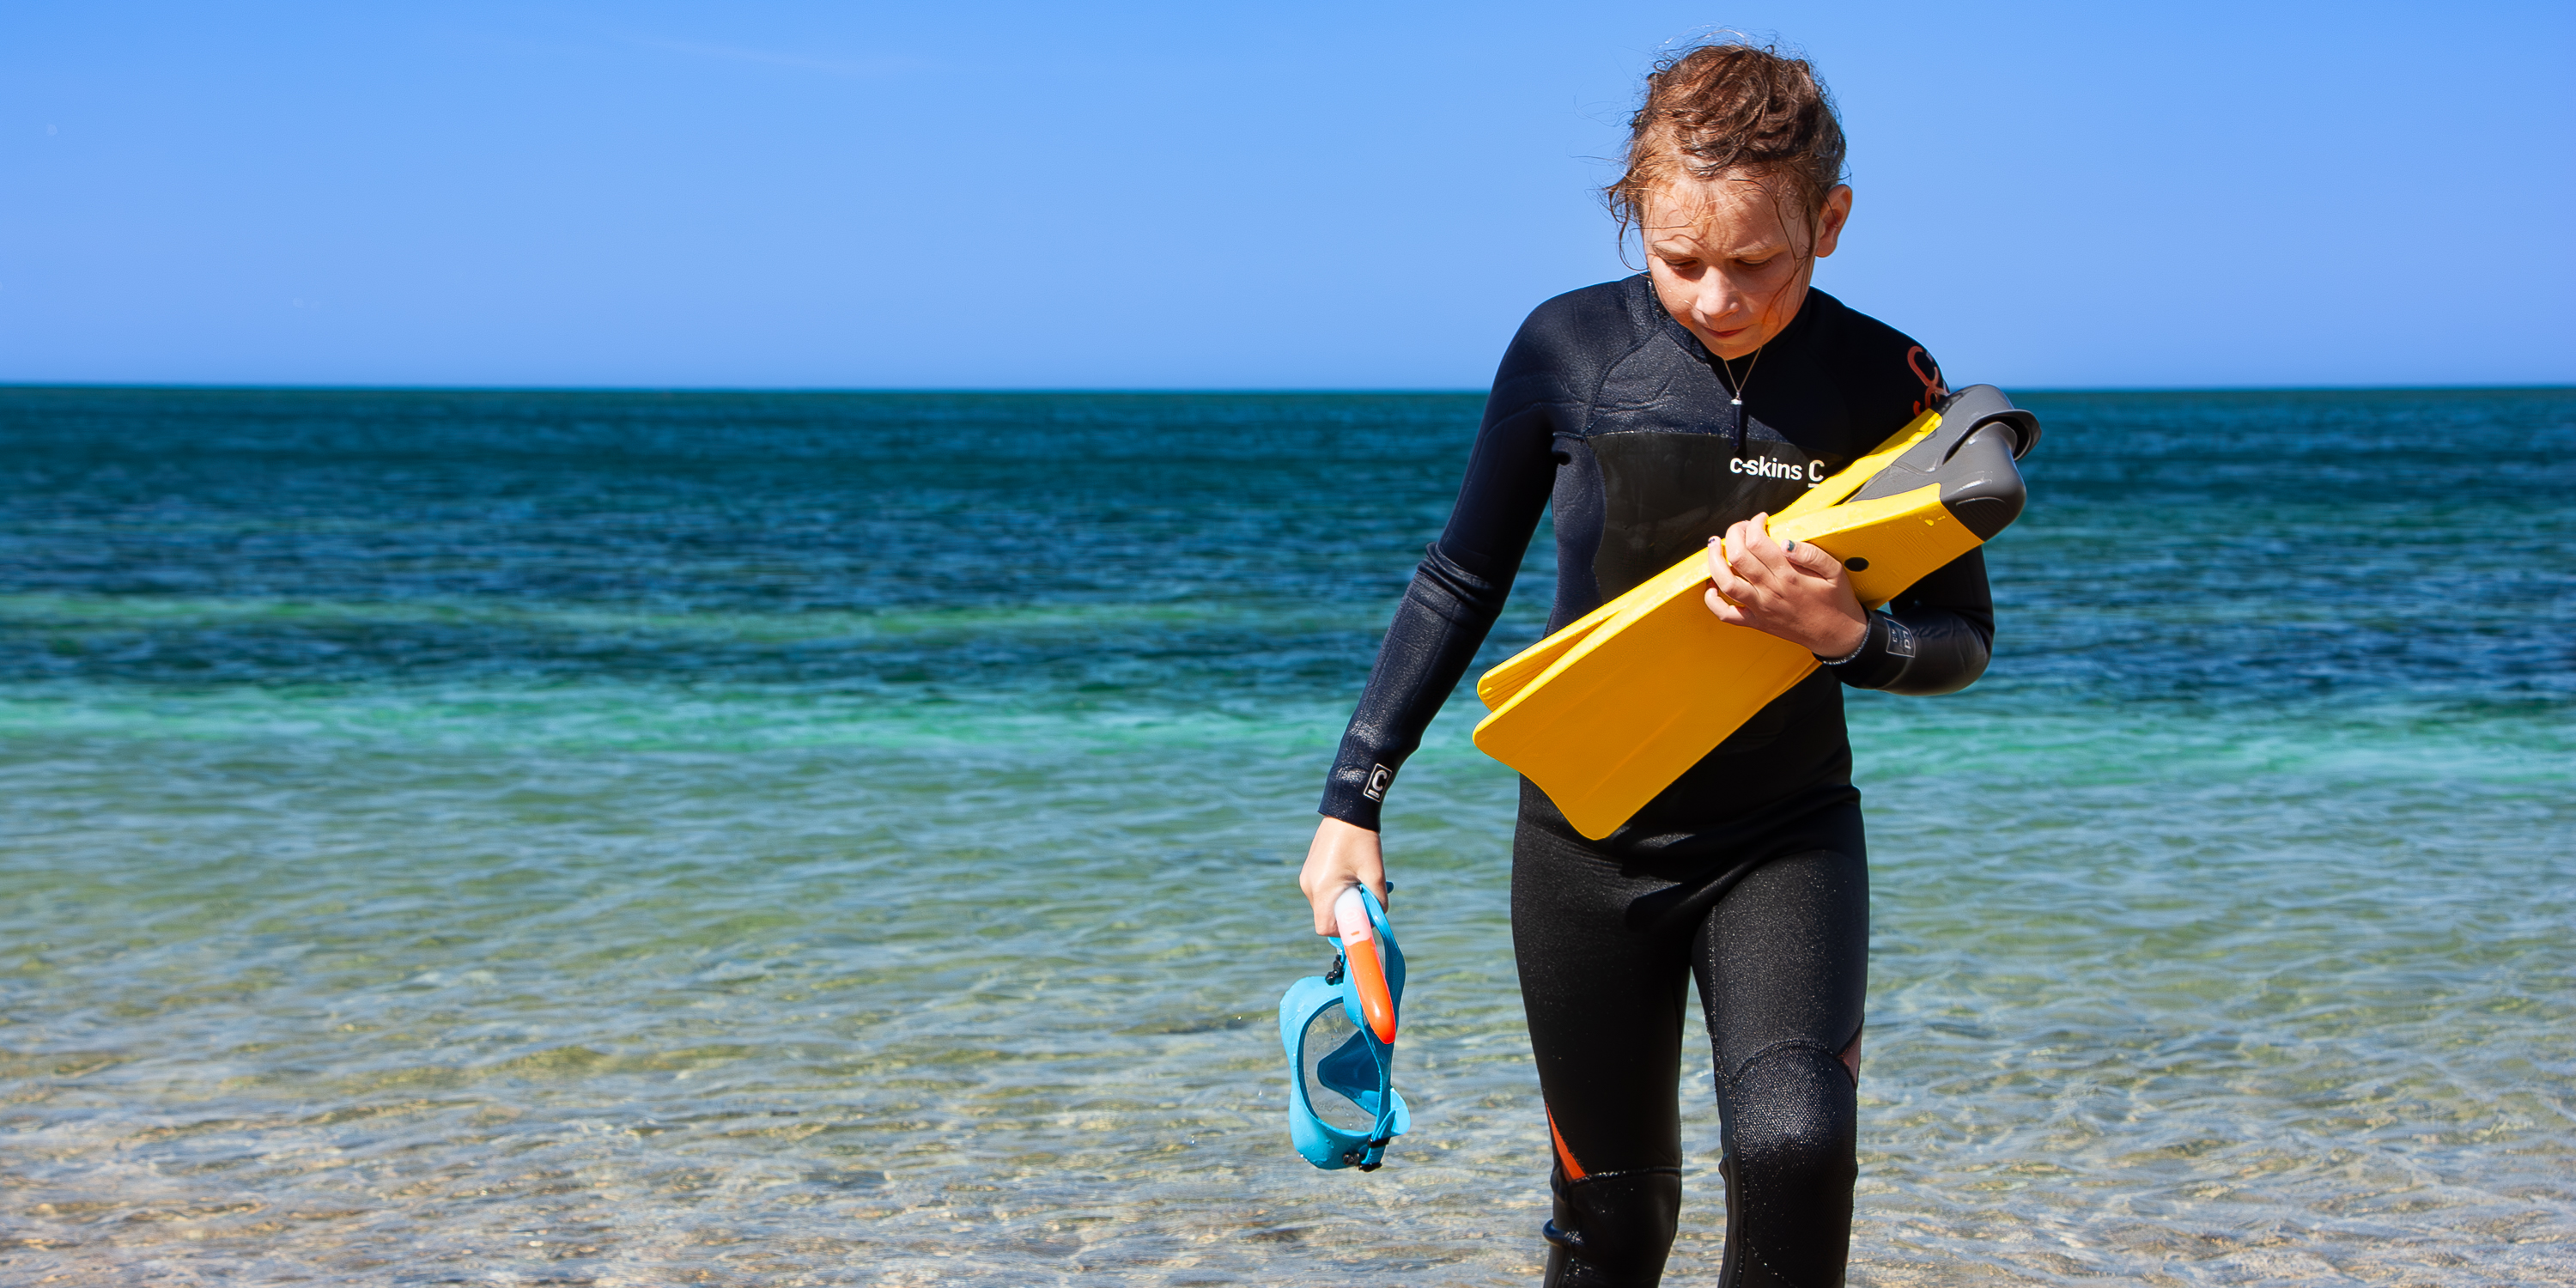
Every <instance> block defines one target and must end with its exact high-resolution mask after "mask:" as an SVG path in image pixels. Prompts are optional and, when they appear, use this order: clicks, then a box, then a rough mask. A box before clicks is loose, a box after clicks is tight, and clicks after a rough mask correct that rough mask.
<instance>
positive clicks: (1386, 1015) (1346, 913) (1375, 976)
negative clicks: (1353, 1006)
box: [1333, 886, 1395, 1046]
mask: <svg viewBox="0 0 2576 1288" xmlns="http://www.w3.org/2000/svg"><path fill="white" fill-rule="evenodd" d="M1333 928H1334V929H1336V930H1339V931H1341V932H1342V959H1343V961H1344V962H1346V963H1347V964H1348V966H1349V969H1350V972H1351V991H1352V992H1355V993H1357V994H1359V998H1360V1014H1361V1016H1362V1017H1363V1018H1364V1019H1366V1020H1367V1021H1368V1028H1369V1032H1371V1033H1374V1034H1376V1035H1377V1040H1378V1041H1380V1042H1384V1043H1386V1044H1387V1045H1388V1046H1393V1045H1395V995H1394V994H1393V993H1392V992H1390V991H1389V990H1388V989H1387V986H1386V964H1385V963H1384V962H1381V961H1379V960H1378V955H1377V932H1375V931H1373V930H1371V929H1370V928H1369V915H1368V905H1367V904H1365V903H1363V902H1361V900H1360V888H1359V887H1358V886H1352V887H1350V888H1349V889H1346V890H1344V891H1342V894H1341V897H1340V898H1338V899H1335V900H1333Z"/></svg>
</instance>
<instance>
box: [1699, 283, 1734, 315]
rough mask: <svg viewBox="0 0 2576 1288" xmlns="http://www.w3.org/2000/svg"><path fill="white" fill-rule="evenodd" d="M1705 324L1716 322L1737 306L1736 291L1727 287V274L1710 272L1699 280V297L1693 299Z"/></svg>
mask: <svg viewBox="0 0 2576 1288" xmlns="http://www.w3.org/2000/svg"><path fill="white" fill-rule="evenodd" d="M1693 304H1694V306H1695V307H1696V308H1698V310H1699V316H1700V321H1701V322H1702V323H1703V324H1714V323H1715V322H1717V321H1718V320H1719V319H1721V318H1723V317H1725V316H1726V315H1727V313H1728V312H1729V311H1730V310H1732V309H1733V308H1734V307H1735V293H1734V292H1733V291H1730V290H1728V289H1727V282H1726V275H1725V274H1723V273H1710V274H1708V275H1707V276H1705V277H1702V278H1701V279H1700V282H1699V298H1698V299H1697V300H1696V301H1693Z"/></svg>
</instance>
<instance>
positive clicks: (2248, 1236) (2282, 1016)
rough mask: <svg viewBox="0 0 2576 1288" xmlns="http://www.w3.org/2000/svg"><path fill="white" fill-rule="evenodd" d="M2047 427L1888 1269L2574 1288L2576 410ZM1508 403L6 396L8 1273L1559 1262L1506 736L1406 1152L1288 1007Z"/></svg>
mask: <svg viewBox="0 0 2576 1288" xmlns="http://www.w3.org/2000/svg"><path fill="white" fill-rule="evenodd" d="M2019 397H2020V398H2021V401H2022V402H2023V403H2024V404H2025V405H2027V406H2030V407H2033V408H2035V409H2037V410H2038V411H2039V413H2040V414H2041V415H2042V417H2044V418H2045V420H2046V423H2047V437H2046V439H2045V441H2044V442H2043V443H2042V444H2041V445H2040V447H2039V449H2038V451H2037V452H2036V453H2035V454H2034V455H2033V456H2032V457H2031V458H2030V460H2029V461H2028V462H2027V467H2028V470H2029V473H2030V477H2031V482H2032V490H2033V502H2032V506H2031V508H2030V510H2029V511H2028V512H2027V514H2026V515H2025V516H2024V518H2023V519H2022V520H2021V522H2020V523H2019V524H2017V525H2016V526H2015V527H2014V528H2012V529H2011V530H2010V531H2008V532H2006V533H2005V534H2004V535H2003V536H2002V537H2000V538H1999V539H1998V540H1997V541H1996V542H1995V544H1994V545H1993V546H1992V547H1991V550H1990V559H1991V566H1992V569H1993V574H1994V579H1995V589H1996V594H1997V598H1998V603H1999V613H2000V617H2001V630H2000V636H1999V639H1998V652H1997V656H1996V660H1995V663H1994V666H1993V669H1992V670H1991V671H1990V672H1989V673H1988V675H1987V676H1986V678H1985V679H1984V680H1983V681H1982V682H1981V683H1979V684H1978V685H1977V686H1976V687H1975V688H1974V689H1972V690H1970V691H1968V692H1967V693H1964V694H1960V695H1956V696H1953V697H1946V698H1933V699H1924V698H1894V697H1886V696H1883V695H1876V694H1855V695H1853V697H1852V702H1851V709H1852V722H1853V726H1854V737H1855V740H1856V742H1857V745H1858V748H1859V770H1858V779H1859V782H1860V785H1861V788H1862V791H1863V792H1864V794H1865V797H1866V808H1867V809H1868V812H1869V827H1870V831H1871V851H1872V859H1873V863H1874V870H1873V882H1874V885H1873V900H1874V904H1873V919H1874V926H1875V933H1876V951H1875V957H1874V960H1873V965H1872V976H1871V989H1870V1014H1869V1034H1870V1042H1869V1050H1868V1063H1867V1065H1866V1066H1865V1068H1864V1070H1863V1081H1862V1156H1861V1162H1862V1171H1861V1181H1860V1208H1859V1218H1858V1226H1857V1229H1856V1233H1855V1242H1854V1265H1853V1271H1852V1276H1851V1279H1852V1282H1854V1283H1856V1284H1880V1285H1896V1284H1909V1285H1911V1284H1926V1285H1931V1284H1942V1285H1947V1284H2099V1283H2112V1282H2118V1283H2154V1284H2232V1283H2257V1282H2260V1283H2274V1282H2311V1281H2313V1282H2317V1283H2354V1282H2360V1283H2385V1284H2400V1283H2403V1284H2410V1285H2412V1284H2427V1285H2529V1284H2549V1283H2556V1284H2570V1283H2576V791H2572V790H2571V789H2576V501H2571V498H2576V391H2568V390H2538V391H2474V392H2325V393H2318V392H2251V393H2201V394H2192V393H2135V394H2132V393H2083V394H2063V393H2061V394H2048V393H2028V394H2022V395H2019ZM1479 403H1480V399H1479V398H1478V397H1476V396H1474V395H1448V394H1423V395H1383V394H1352V395H1278V396H1272V395H1260V394H1170V395H1159V394H1156V395H1143V394H1140V395H1117V394H1062V395H1051V394H1024V395H1023V394H1013V395H981V394H713V393H710V394H655V393H453V392H404V393H389V392H330V391H292V392H279V391H250V390H233V391H190V390H143V389H48V388H24V387H22V388H13V389H0V1281H5V1282H7V1283H10V1284H38V1283H45V1284H140V1283H169V1284H182V1283H240V1284H284V1283H353V1284H415V1283H421V1284H427V1283H493V1284H538V1283H545V1284H603V1285H665V1284H679V1283H712V1284H871V1285H873V1284H930V1283H939V1284H963V1285H995V1286H1013V1285H1027V1284H1074V1283H1082V1284H1090V1283H1136V1284H1169V1285H1183V1284H1232V1283H1240V1284H1316V1285H1323V1284H1343V1283H1358V1282H1365V1283H1371V1284H1378V1283H1400V1284H1408V1285H1453V1284H1457V1285H1466V1284H1474V1285H1486V1284H1509V1283H1522V1282H1529V1281H1532V1280H1533V1279H1534V1278H1535V1270H1536V1266H1537V1254H1538V1252H1539V1249H1540V1245H1539V1242H1538V1239H1537V1236H1536V1230H1537V1226H1538V1223H1539V1221H1540V1219H1541V1217H1542V1216H1543V1215H1544V1214H1545V1208H1544V1206H1543V1204H1544V1201H1545V1169H1546V1166H1547V1158H1548V1154H1547V1130H1546V1125H1545V1122H1544V1120H1543V1118H1542V1116H1541V1112H1540V1107H1539V1102H1538V1097H1537V1088H1536V1082H1535V1079H1534V1077H1533V1074H1532V1071H1531V1069H1530V1065H1529V1061H1528V1051H1527V1045H1526V1039H1525V1036H1524V1034H1523V1032H1522V1027H1521V1015H1520V1005H1519V1001H1518V997H1517V993H1516V988H1515V984H1514V979H1513V974H1512V969H1511V958H1510V952H1509V928H1508V925H1507V919H1506V900H1505V885H1506V875H1507V872H1508V865H1509V855H1508V842H1509V838H1510V834H1511V813H1512V798H1513V791H1514V779H1513V777H1512V775H1511V774H1510V772H1509V771H1507V770H1505V769H1503V768H1502V767H1501V766H1499V765H1497V764H1494V763H1493V762H1491V761H1488V760H1486V759H1485V758H1484V757H1482V756H1481V755H1479V754H1478V753H1477V752H1476V751H1475V750H1474V749H1473V748H1472V747H1471V746H1470V745H1469V743H1468V740H1467V736H1466V735H1467V731H1468V729H1469V727H1470V726H1471V725H1472V724H1473V722H1474V720H1475V718H1476V717H1477V716H1478V715H1479V714H1481V708H1480V707H1479V706H1478V705H1477V703H1476V702H1475V699H1474V696H1473V694H1472V692H1462V693H1460V694H1459V695H1457V696H1456V697H1455V698H1453V700H1452V701H1451V703H1450V708H1449V711H1448V712H1447V714H1445V715H1444V716H1443V717H1442V718H1441V720H1440V722H1439V723H1438V724H1437V725H1435V726H1434V728H1433V731H1432V734H1431V736H1430V739H1429V742H1428V744H1427V745H1426V747H1425V749H1424V750H1423V752H1422V753H1421V754H1420V755H1419V756H1418V757H1417V758H1416V759H1415V761H1414V762H1413V766H1412V767H1411V768H1410V769H1409V770H1408V772H1407V773H1406V775H1405V777H1404V780H1403V782H1402V784H1401V785H1400V787H1399V788H1398V790H1397V791H1396V792H1395V793H1394V795H1393V798H1392V801H1391V806H1390V812H1389V815H1388V829H1387V840H1388V845H1389V849H1390V854H1391V858H1392V862H1393V864H1394V867H1395V872H1396V874H1397V876H1398V878H1399V880H1400V881H1401V883H1402V885H1403V896H1402V898H1401V899H1400V900H1399V902H1398V904H1397V911H1398V913H1399V914H1400V915H1399V918H1398V920H1397V923H1396V924H1397V928H1398V930H1399V932H1400V933H1401V934H1402V935H1403V936H1404V945H1405V948H1406V950H1407V952H1408V954H1409V955H1410V956H1411V958H1412V961H1413V970H1414V975H1413V980H1414V983H1413V988H1412V992H1411V993H1410V995H1409V996H1408V998H1407V1003H1406V1014H1405V1021H1406V1022H1405V1030H1404V1034H1405V1036H1404V1039H1403V1044H1402V1045H1401V1047H1400V1048H1399V1060H1400V1064H1399V1070H1400V1075H1399V1083H1398V1085H1399V1086H1401V1087H1402V1088H1403V1089H1404V1091H1405V1093H1406V1095H1407V1097H1408V1098H1409V1099H1410V1100H1411V1101H1412V1103H1413V1106H1414V1109H1415V1122H1416V1126H1415V1130H1414V1132H1413V1134H1412V1135H1410V1136H1407V1137H1405V1138H1404V1139H1403V1140H1402V1141H1401V1142H1400V1143H1399V1144H1398V1145H1397V1146H1396V1148H1395V1149H1394V1151H1393V1154H1392V1161H1391V1162H1390V1164H1389V1166H1388V1167H1387V1168H1386V1169H1385V1170H1383V1171H1380V1172H1377V1173H1375V1174H1372V1175H1359V1174H1355V1173H1350V1172H1337V1173H1322V1172H1317V1171H1315V1170H1313V1169H1312V1168H1310V1167H1308V1166H1307V1165H1306V1164H1305V1163H1304V1162H1302V1161H1300V1160H1299V1159H1298V1158H1297V1157H1296V1156H1295V1155H1294V1154H1292V1153H1291V1152H1290V1150H1289V1147H1288V1142H1287V1137H1286V1134H1285V1131H1284V1128H1283V1121H1282V1112H1283V1104H1284V1099H1285V1079H1284V1075H1283V1067H1282V1065H1281V1062H1280V1059H1279V1052H1278V1048H1277V1041H1276V1036H1275V1033H1274V1031H1273V1027H1272V1023H1271V1016H1272V1008H1273V1006H1274V1005H1275V1002H1276V999H1277V996H1278V993H1279V990H1280V989H1281V988H1283V987H1284V986H1286V985H1287V984H1288V983H1289V981H1290V980H1292V979H1293V978H1295V977H1296V976H1298V975H1301V974H1308V973H1312V972H1315V971H1317V970H1320V969H1321V968H1322V967H1323V966H1324V965H1326V964H1327V960H1328V953H1327V952H1326V951H1325V950H1324V947H1323V945H1322V944H1321V943H1320V941H1318V940H1316V939H1315V938H1314V937H1313V936H1312V935H1311V934H1310V933H1309V932H1308V929H1307V920H1308V919H1307V914H1306V912H1305V910H1304V907H1303V904H1302V901H1301V900H1300V899H1299V897H1298V895H1297V892H1296V890H1295V887H1294V884H1293V877H1294V872H1295V866H1296V863H1297V861H1298V859H1299V858H1300V856H1301V855H1302V853H1303V850H1304V846H1305V841H1306V838H1307V836H1308V835H1309V834H1310V832H1311V831H1312V828H1313V823H1314V815H1313V812H1312V811H1313V808H1314V804H1315V800H1316V797H1317V795H1318V793H1319V791H1320V787H1321V781H1322V775H1323V771H1324V769H1325V766H1326V762H1327V759H1328V757H1329V755H1330V753H1331V749H1332V746H1333V744H1334V741H1335V740H1336V738H1337V737H1338V735H1339V732H1340V728H1341V723H1342V721H1343V720H1344V719H1345V718H1346V717H1347V715H1348V713H1349V709H1350V705H1351V703H1352V701H1353V699H1354V698H1355V697H1356V695H1357V693H1358V691H1359V688H1360V685H1361V683H1362V681H1363V679H1364V678H1365V674H1366V671H1367V667H1368V664H1369V660H1370V657H1371V655H1372V652H1373V650H1374V648H1375V644H1376V639H1377V634H1378V632H1379V631H1380V630H1381V629H1382V628H1383V626H1384V624H1385V622H1386V621H1387V618H1388V616H1389V614H1390V611H1391V609H1392V606H1393V604H1394V601H1395V598H1396V596H1397V594H1398V593H1399V591H1400V589H1401V588H1402V586H1403V584H1404V582H1405V579H1406V577H1407V576H1408V575H1409V573H1410V570H1411V567H1412V564H1413V562H1414V560H1415V559H1417V558H1418V557H1419V554H1420V551H1421V547H1422V545H1423V543H1424V542H1425V541H1427V540H1429V539H1430V538H1431V536H1432V535H1433V534H1434V533H1436V532H1437V530H1438V528H1439V526H1440V523H1441V521H1442V519H1443V517H1444V516H1445V514H1446V511H1447V508H1448V504H1449V500H1450V497H1451V495H1452V493H1453V491H1454V489H1455V487H1456V482H1457V477H1458V475H1459V472H1460V469H1461V466H1462V465H1463V463H1464V460H1465V455H1466V451H1467V447H1468V443H1469V439H1470V436H1471V435H1472V433H1473V430H1474V427H1475V422H1476V416H1477V412H1478V408H1479ZM1551 557H1552V556H1551V551H1550V549H1549V547H1548V544H1547V539H1546V536H1545V534H1544V533H1542V538H1541V541H1540V543H1539V546H1538V548H1537V550H1536V551H1535V552H1534V554H1533V556H1532V558H1531V560H1530V563H1529V566H1528V567H1527V568H1526V569H1525V570H1524V572H1523V574H1522V582H1521V592H1520V594H1519V596H1518V598H1517V599H1516V601H1515V603H1514V606H1513V608H1512V609H1511V611H1510V613H1509V615H1508V616H1507V618H1506V620H1505V622H1504V623H1503V625H1502V626H1501V627H1500V628H1499V630H1498V631H1497V632H1496V635H1495V638H1494V640H1493V642H1492V643H1491V644H1490V645H1489V646H1488V648H1487V656H1486V658H1485V661H1486V662H1488V663H1490V662H1492V661H1496V660H1499V659H1501V658H1502V657H1504V656H1506V655H1508V654H1509V653H1510V652H1512V651H1514V650H1516V649H1517V648H1519V647H1520V646H1522V645H1524V644H1527V643H1529V642H1530V641H1532V640H1533V639H1535V638H1537V636H1538V634H1539V633H1540V630H1541V622H1542V615H1543V606H1544V605H1545V603H1546V602H1547V598H1548V595H1547V587H1548V583H1549V581H1550V578H1551V576H1552V568H1551V565H1550V558H1551ZM1682 1076H1683V1078H1684V1080H1685V1082H1686V1083H1687V1084H1689V1085H1688V1089H1687V1093H1686V1104H1688V1105H1689V1106H1690V1110H1689V1116H1688V1118H1687V1120H1686V1123H1685V1132H1686V1137H1687V1140H1688V1142H1689V1148H1690V1161H1691V1165H1692V1166H1691V1173H1690V1175H1689V1177H1688V1182H1687V1183H1688V1188H1689V1194H1690V1199H1689V1207H1688V1210H1687V1212H1686V1214H1685V1217H1684V1229H1683V1235H1682V1240H1681V1243H1680V1245H1679V1247H1678V1249H1677V1251H1676V1256H1675V1263H1674V1275H1673V1279H1672V1280H1671V1282H1695V1281H1699V1280H1702V1279H1705V1278H1707V1277H1709V1276H1710V1275H1712V1274H1713V1272H1714V1267H1715V1256H1716V1253H1717V1248H1718V1243H1719V1236H1720V1232H1721V1230H1722V1228H1723V1208H1722V1203H1721V1201H1720V1185H1719V1181H1718V1174H1717V1168H1716V1162H1717V1154H1716V1150H1717V1144H1718V1137H1717V1123H1716V1115H1715V1110H1714V1106H1713V1102H1712V1100H1711V1097H1710V1094H1709V1087H1708V1076H1709V1075H1708V1071H1707V1069H1706V1068H1705V1066H1704V1065H1703V1066H1699V1067H1686V1068H1685V1070H1684V1071H1683V1074H1682Z"/></svg>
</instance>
